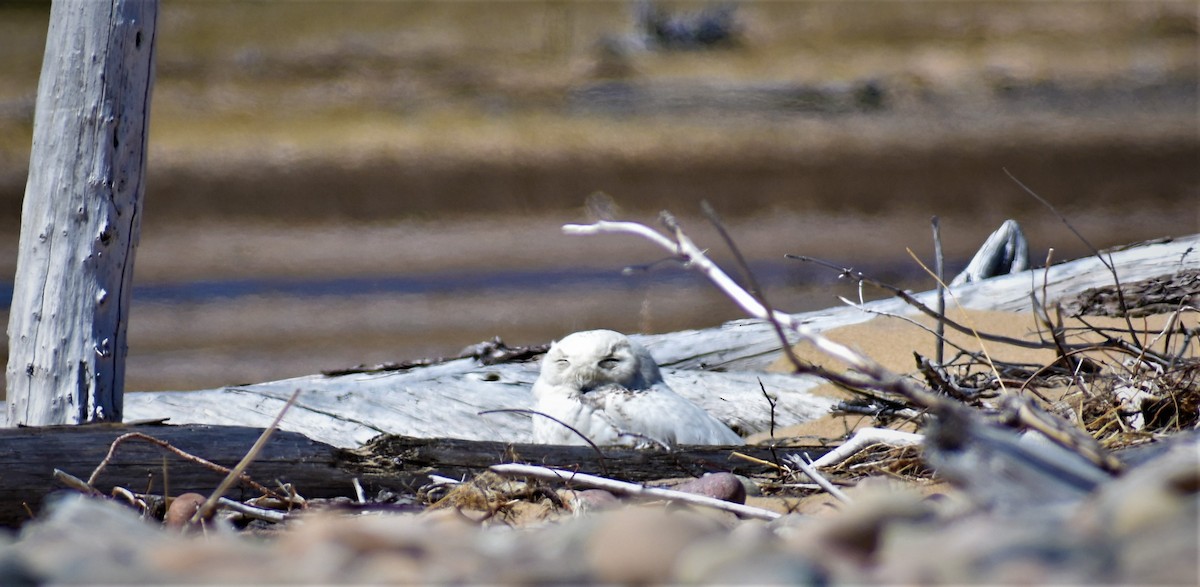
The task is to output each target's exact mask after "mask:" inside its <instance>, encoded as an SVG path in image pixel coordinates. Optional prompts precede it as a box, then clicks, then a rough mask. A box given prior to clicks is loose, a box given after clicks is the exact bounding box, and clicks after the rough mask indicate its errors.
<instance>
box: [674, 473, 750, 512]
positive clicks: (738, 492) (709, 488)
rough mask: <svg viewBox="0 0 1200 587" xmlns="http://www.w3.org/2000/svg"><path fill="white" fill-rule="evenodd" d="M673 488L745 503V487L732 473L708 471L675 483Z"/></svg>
mask: <svg viewBox="0 0 1200 587" xmlns="http://www.w3.org/2000/svg"><path fill="white" fill-rule="evenodd" d="M675 490H676V491H683V492H685V493H693V494H696V495H704V496H707V497H712V498H716V499H722V500H725V501H729V502H733V503H742V504H744V503H746V487H745V486H744V485H742V480H741V479H738V476H737V475H734V474H733V473H709V474H707V475H705V476H703V477H700V478H699V479H692V480H691V481H687V482H685V483H681V484H679V485H676V486H675Z"/></svg>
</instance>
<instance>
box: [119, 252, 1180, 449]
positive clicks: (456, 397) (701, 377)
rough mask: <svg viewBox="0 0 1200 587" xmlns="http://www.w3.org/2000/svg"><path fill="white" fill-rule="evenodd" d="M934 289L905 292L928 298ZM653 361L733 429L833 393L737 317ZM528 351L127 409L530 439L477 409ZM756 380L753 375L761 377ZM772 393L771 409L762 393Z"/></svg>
mask: <svg viewBox="0 0 1200 587" xmlns="http://www.w3.org/2000/svg"><path fill="white" fill-rule="evenodd" d="M1111 258H1112V261H1113V263H1114V265H1115V268H1116V270H1117V272H1118V273H1119V274H1120V277H1121V280H1122V282H1124V283H1130V282H1134V281H1138V280H1143V279H1148V278H1152V277H1158V276H1162V275H1172V274H1177V273H1179V272H1182V271H1186V270H1195V269H1197V268H1200V235H1192V236H1187V237H1182V238H1176V239H1163V240H1160V241H1155V242H1151V243H1142V244H1139V245H1134V246H1130V247H1127V248H1125V249H1123V250H1119V251H1114V252H1112V254H1111ZM1112 283H1113V277H1112V275H1111V274H1110V273H1109V272H1108V270H1107V269H1105V267H1104V265H1103V264H1101V262H1100V260H1099V259H1097V258H1096V257H1094V256H1093V257H1087V258H1084V259H1079V260H1076V261H1071V262H1067V263H1062V264H1059V265H1054V266H1052V267H1050V268H1048V269H1033V270H1029V271H1023V272H1020V273H1016V274H1013V275H1008V276H1003V277H996V278H993V279H987V280H985V281H982V282H979V283H969V284H963V285H959V286H955V287H952V288H950V292H951V294H952V295H953V296H954V297H953V298H951V300H952V301H949V302H948V304H954V303H957V304H960V305H962V306H963V307H964V308H968V309H977V310H1004V311H1014V312H1016V311H1028V310H1029V309H1031V307H1032V301H1031V295H1030V294H1031V292H1034V293H1036V294H1037V296H1038V298H1039V299H1040V298H1041V297H1042V294H1043V292H1044V294H1045V297H1046V299H1047V300H1048V301H1049V302H1051V303H1053V302H1056V301H1058V300H1063V299H1065V298H1068V297H1071V296H1074V295H1076V294H1079V293H1080V292H1083V291H1084V290H1087V289H1089V288H1095V287H1104V286H1111V285H1112ZM935 295H936V293H935V292H933V291H929V292H925V293H921V294H916V295H915V296H914V297H916V298H917V299H918V300H920V301H922V302H923V303H925V304H926V305H927V306H929V307H933V305H934V298H935ZM865 308H866V309H869V310H871V311H873V312H888V313H895V314H900V315H913V314H914V313H915V310H913V309H912V308H911V307H909V306H907V305H906V304H905V303H904V302H903V301H901V300H899V299H895V298H889V299H884V300H879V301H876V302H870V303H868V304H866V305H865ZM874 316H875V315H874V314H872V313H868V312H865V311H863V309H860V308H856V307H850V306H838V307H834V308H831V309H827V310H820V311H816V312H808V313H804V314H799V315H797V316H796V317H797V318H798V319H799V320H800V321H802V322H803V323H804V324H806V325H807V326H808V327H809V328H811V329H812V330H814V331H816V332H822V331H825V330H829V329H832V328H837V327H840V326H846V325H850V324H855V323H859V322H864V321H866V320H869V319H871V318H873V317H874ZM633 338H635V339H637V340H638V341H639V342H641V343H642V344H644V345H645V346H646V347H647V348H648V349H650V352H651V353H652V354H653V355H654V357H655V359H656V360H658V362H659V363H660V364H662V365H663V366H664V369H663V373H664V377H665V378H666V381H667V383H669V384H670V385H671V387H672V388H673V389H675V390H676V391H677V392H679V393H680V394H682V395H684V396H686V397H687V398H688V399H691V400H692V401H694V402H696V403H697V404H699V405H700V406H701V407H703V408H704V409H706V410H708V411H709V412H711V413H712V414H713V415H715V416H716V417H717V418H718V419H720V420H722V421H724V422H726V423H727V424H729V425H731V426H732V427H733V428H734V429H735V430H738V431H740V432H742V433H751V432H758V431H763V430H766V429H767V428H769V426H770V424H771V421H772V415H773V416H774V422H775V424H776V425H778V426H788V425H791V424H795V423H799V422H804V421H808V420H811V419H814V418H816V417H819V416H821V415H823V414H824V413H825V412H826V411H828V408H829V406H830V405H831V404H832V400H830V399H828V398H820V397H814V396H813V395H812V394H810V393H809V391H810V390H811V389H812V388H814V387H816V386H818V385H820V384H821V381H820V380H819V379H817V378H815V377H794V376H790V375H782V374H773V373H764V372H763V371H762V370H763V369H764V368H765V367H766V366H767V365H768V364H770V363H771V362H772V361H774V360H775V359H776V358H778V356H779V354H780V343H779V340H778V338H777V337H776V334H775V332H774V329H773V328H772V327H771V325H770V324H767V323H765V322H763V321H760V320H737V321H733V322H728V323H726V324H723V325H721V326H719V327H715V328H708V329H703V330H685V331H681V332H672V333H667V334H654V335H635V336H634V337H633ZM537 369H538V365H537V363H536V362H533V361H525V362H508V363H501V364H496V365H486V364H484V363H482V362H480V361H478V360H476V359H471V358H465V359H456V360H452V361H448V362H445V363H440V364H433V365H429V366H420V367H414V368H411V369H407V370H400V371H391V372H384V373H359V374H350V375H341V376H334V377H329V376H324V375H312V376H307V377H299V378H296V379H289V380H285V381H276V382H270V383H261V384H257V385H247V386H237V387H226V388H221V389H214V390H208V391H199V392H165V393H138V394H130V395H129V396H127V397H126V398H125V404H126V415H127V417H129V418H136V419H158V418H170V420H171V422H172V423H177V424H184V423H203V424H225V425H244V426H260V427H265V426H267V425H268V424H269V423H270V422H271V420H272V419H273V418H274V417H275V414H277V413H278V411H279V409H280V408H281V407H282V406H283V404H284V402H286V401H287V399H288V398H289V397H290V396H291V395H292V392H294V391H295V390H296V389H301V390H303V391H304V393H303V394H302V395H301V396H300V399H299V400H298V402H297V404H296V406H295V407H294V408H293V409H292V410H291V411H290V412H289V413H288V415H287V416H286V417H285V418H284V421H283V422H282V424H281V427H282V428H283V429H285V430H293V431H297V432H302V433H304V434H306V435H308V436H309V437H311V438H314V439H317V440H320V441H322V442H327V443H329V444H333V445H335V446H342V447H354V446H360V445H362V444H363V443H364V442H366V441H367V440H369V439H370V438H372V437H374V436H376V435H377V434H380V433H391V434H402V435H406V436H415V437H450V438H461V439H468V440H493V441H499V442H529V441H530V440H531V432H530V428H531V424H530V420H529V415H527V414H521V413H511V412H510V413H492V414H483V415H481V414H480V412H484V411H487V410H497V409H529V408H531V407H532V406H533V401H532V398H531V396H530V393H529V388H530V386H531V385H532V383H533V381H534V379H535V378H536V377H537ZM760 383H761V386H760ZM764 390H765V391H766V392H767V393H768V394H770V395H771V396H772V397H773V398H774V399H775V401H776V405H775V408H774V414H772V409H771V407H770V404H769V402H768V401H767V400H766V398H765V397H764V396H763V392H764Z"/></svg>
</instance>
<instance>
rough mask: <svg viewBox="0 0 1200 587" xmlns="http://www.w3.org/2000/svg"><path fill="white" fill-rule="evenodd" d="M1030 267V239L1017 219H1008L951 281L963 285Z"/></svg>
mask: <svg viewBox="0 0 1200 587" xmlns="http://www.w3.org/2000/svg"><path fill="white" fill-rule="evenodd" d="M1026 269H1029V241H1028V240H1026V239H1025V233H1024V232H1023V231H1022V230H1021V225H1020V224H1017V221H1016V220H1012V219H1009V220H1005V221H1004V223H1003V224H1001V225H1000V228H997V229H996V232H993V233H992V234H991V235H990V236H988V238H987V240H986V241H984V243H983V246H981V247H979V250H978V251H977V252H976V253H975V256H974V257H971V262H970V263H967V268H966V269H963V271H962V273H959V274H958V275H956V276H955V277H954V279H953V280H952V281H951V282H950V285H962V284H964V283H972V282H977V281H983V280H985V279H991V278H993V277H999V276H1001V275H1008V274H1010V273H1019V272H1021V271H1024V270H1026Z"/></svg>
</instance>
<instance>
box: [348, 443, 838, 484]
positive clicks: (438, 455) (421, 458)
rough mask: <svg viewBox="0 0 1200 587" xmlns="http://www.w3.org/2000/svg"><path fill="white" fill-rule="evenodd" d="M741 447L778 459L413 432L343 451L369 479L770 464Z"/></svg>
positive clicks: (818, 451)
mask: <svg viewBox="0 0 1200 587" xmlns="http://www.w3.org/2000/svg"><path fill="white" fill-rule="evenodd" d="M829 450H830V449H829V448H826V447H813V446H805V447H794V448H786V449H782V448H781V449H778V452H780V453H783V452H797V451H804V452H807V453H808V454H809V456H811V457H812V458H814V459H816V458H819V457H820V456H821V455H824V454H825V453H826V452H828V451H829ZM734 451H736V452H740V453H742V454H745V455H749V456H752V457H754V458H757V459H761V460H764V461H768V462H774V461H775V460H776V458H775V455H774V454H772V450H771V448H769V447H764V446H736V447H720V446H684V447H678V448H676V450H674V451H671V452H667V451H660V450H635V449H629V448H614V447H600V449H599V452H597V451H596V450H595V449H593V448H592V447H590V446H556V445H547V444H522V443H506V442H492V441H478V440H458V439H453V438H412V437H408V436H394V435H390V434H385V435H381V436H378V437H376V438H375V439H373V440H371V442H369V443H367V444H366V445H365V446H363V447H362V448H358V449H347V450H345V451H343V452H342V455H343V457H344V458H345V459H346V465H347V466H348V467H350V468H353V469H354V470H357V471H359V472H360V473H362V474H363V476H364V477H369V478H371V479H387V478H393V479H395V478H397V477H403V476H405V475H408V476H412V475H419V474H422V473H434V472H436V473H437V474H439V475H442V476H445V477H453V478H459V479H461V478H464V477H469V476H470V475H471V474H473V473H477V472H479V471H481V470H483V469H486V468H487V467H489V466H491V465H495V464H498V463H526V464H532V465H543V466H547V467H555V468H559V469H570V470H577V471H579V472H581V473H591V474H594V475H602V476H606V477H612V478H614V479H621V480H624V481H636V482H641V481H652V480H655V479H666V478H672V477H698V476H700V475H703V474H704V473H711V472H718V471H726V472H730V473H735V474H738V475H763V474H767V473H770V472H771V467H769V466H767V465H761V464H756V463H753V462H751V461H747V460H744V459H740V458H737V457H735V456H732V453H733V452H734Z"/></svg>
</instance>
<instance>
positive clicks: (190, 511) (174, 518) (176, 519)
mask: <svg viewBox="0 0 1200 587" xmlns="http://www.w3.org/2000/svg"><path fill="white" fill-rule="evenodd" d="M207 499H208V498H206V497H204V496H203V495H200V494H199V493H185V494H183V495H180V496H179V497H176V498H175V499H173V500H171V507H168V508H167V514H166V516H165V517H164V518H163V524H164V525H166V526H167V527H168V528H175V529H183V528H184V527H185V526H189V525H191V520H192V516H194V515H196V510H198V509H200V506H201V505H203V504H204V502H205V501H206V500H207ZM210 517H211V516H210Z"/></svg>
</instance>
